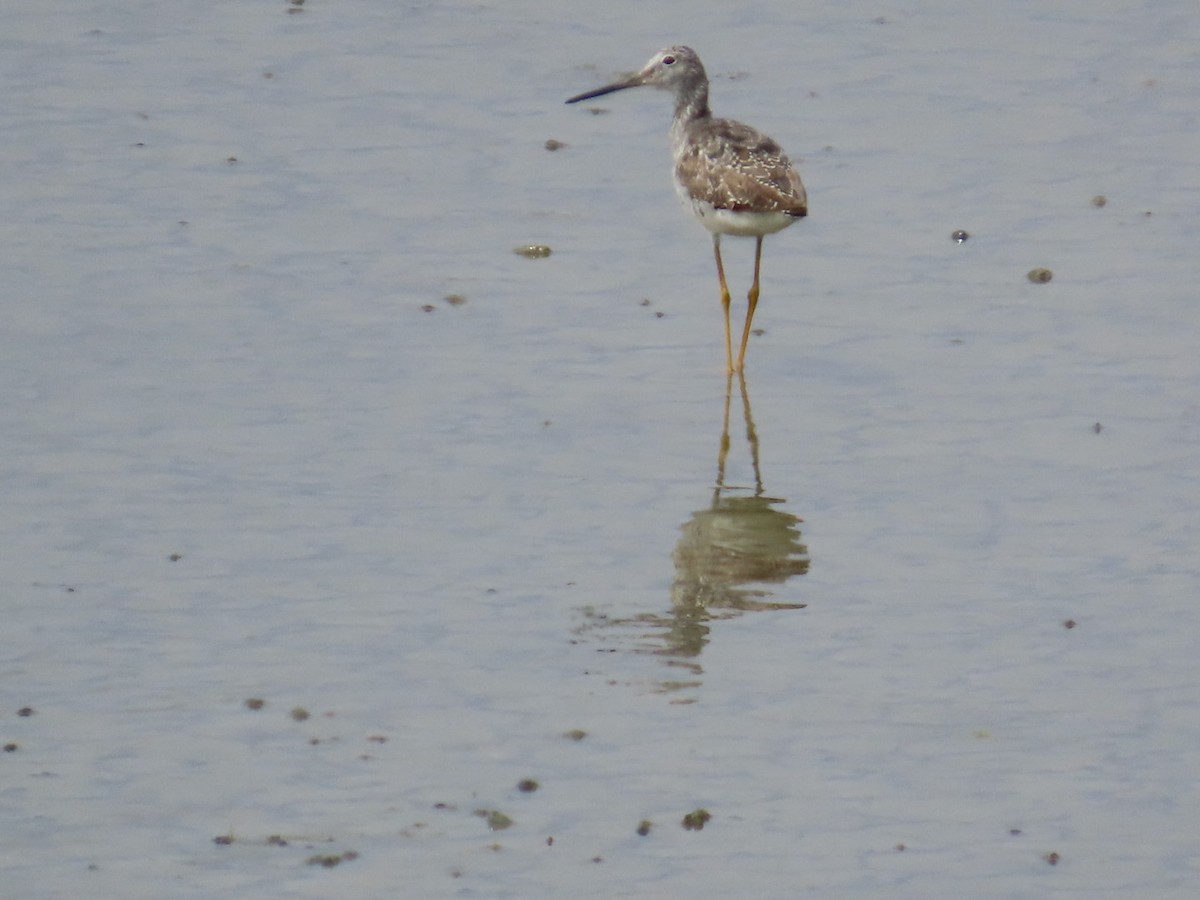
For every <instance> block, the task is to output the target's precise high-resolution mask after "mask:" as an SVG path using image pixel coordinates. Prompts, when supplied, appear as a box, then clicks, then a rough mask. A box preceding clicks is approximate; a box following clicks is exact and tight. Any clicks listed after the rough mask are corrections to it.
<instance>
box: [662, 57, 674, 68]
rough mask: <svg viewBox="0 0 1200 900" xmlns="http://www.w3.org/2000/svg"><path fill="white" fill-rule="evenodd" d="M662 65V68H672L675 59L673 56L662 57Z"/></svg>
mask: <svg viewBox="0 0 1200 900" xmlns="http://www.w3.org/2000/svg"><path fill="white" fill-rule="evenodd" d="M663 65H664V66H673V65H675V57H673V56H664V57H663Z"/></svg>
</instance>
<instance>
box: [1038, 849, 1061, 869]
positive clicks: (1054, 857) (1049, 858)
mask: <svg viewBox="0 0 1200 900" xmlns="http://www.w3.org/2000/svg"><path fill="white" fill-rule="evenodd" d="M1042 859H1044V860H1045V861H1046V862H1048V863H1050V865H1052V866H1057V865H1058V861H1059V860H1060V859H1062V857H1061V856H1059V855H1058V854H1057V853H1055V852H1054V851H1053V850H1051V851H1050V852H1049V853H1047V854H1046V855H1045V856H1043V857H1042Z"/></svg>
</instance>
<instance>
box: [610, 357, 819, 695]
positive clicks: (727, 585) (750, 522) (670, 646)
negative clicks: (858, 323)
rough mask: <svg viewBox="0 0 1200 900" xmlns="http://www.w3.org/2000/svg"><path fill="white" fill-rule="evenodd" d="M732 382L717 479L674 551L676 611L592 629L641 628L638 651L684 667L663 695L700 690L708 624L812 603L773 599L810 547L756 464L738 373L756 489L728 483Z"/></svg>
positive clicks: (801, 567)
mask: <svg viewBox="0 0 1200 900" xmlns="http://www.w3.org/2000/svg"><path fill="white" fill-rule="evenodd" d="M733 378H734V376H733V375H732V374H731V375H730V376H729V379H728V380H727V381H726V385H725V411H724V417H723V421H722V427H721V443H720V449H719V451H718V454H717V479H716V484H715V486H714V487H713V492H712V498H711V500H710V502H709V504H708V506H706V507H704V508H703V509H699V510H697V511H696V512H694V513H692V515H691V518H689V519H688V520H687V521H686V522H684V523H683V525H682V526H680V530H681V531H682V535H681V537H680V538H679V541H678V543H677V544H676V545H675V549H674V551H673V553H672V554H671V556H672V560H673V561H674V564H675V579H674V581H673V583H672V585H671V610H670V612H665V613H644V614H642V615H640V616H637V617H635V618H634V619H632V620H629V619H626V620H613V619H608V618H606V617H601V619H602V620H601V621H596V622H593V623H592V627H612V626H632V625H636V626H637V627H638V628H639V630H640V632H641V633H640V634H639V636H638V641H637V647H636V652H641V653H652V654H654V655H657V656H662V657H664V658H665V659H666V661H667V664H668V665H670V666H672V667H673V668H675V669H676V670H679V672H680V674H681V675H682V676H683V677H682V678H680V679H676V680H670V681H661V682H660V683H659V684H660V687H661V688H662V689H663V690H668V691H670V690H679V689H681V688H688V687H696V686H698V685H699V676H700V675H701V674H702V672H703V670H702V668H701V666H700V663H699V659H698V658H699V656H700V653H701V651H702V650H703V649H704V646H705V644H707V643H708V640H709V632H710V626H709V623H710V622H712V621H714V620H719V619H728V618H733V617H735V616H738V615H741V614H742V613H744V612H750V611H755V610H783V609H803V608H804V607H805V606H806V605H807V604H804V603H786V602H779V601H775V600H772V599H771V598H772V596H773V594H772V591H771V586H772V585H781V584H783V583H784V582H785V581H787V580H788V579H789V578H792V577H793V576H796V575H803V574H805V573H806V572H807V571H808V565H809V557H808V547H807V546H806V545H805V544H804V542H803V539H802V535H801V532H800V523H801V521H802V520H801V519H800V518H799V517H798V516H795V515H792V514H791V513H789V512H787V511H786V510H785V509H783V508H782V507H783V504H784V503H785V502H786V501H785V500H783V499H782V498H779V497H770V496H768V495H767V493H766V489H765V488H764V487H763V479H762V469H761V467H760V466H759V455H758V432H757V430H756V429H755V427H754V417H753V415H752V413H751V410H750V395H749V391H748V390H747V388H746V380H745V377H744V376H743V375H742V374H741V373H737V379H738V387H739V393H740V395H741V400H742V411H743V414H744V418H745V425H746V443H747V445H748V447H749V451H750V463H751V466H752V470H753V473H754V486H753V488H750V487H746V486H736V485H731V484H727V483H726V480H725V472H726V464H727V462H728V460H729V454H730V448H731V441H730V438H729V413H730V406H731V405H732V396H733Z"/></svg>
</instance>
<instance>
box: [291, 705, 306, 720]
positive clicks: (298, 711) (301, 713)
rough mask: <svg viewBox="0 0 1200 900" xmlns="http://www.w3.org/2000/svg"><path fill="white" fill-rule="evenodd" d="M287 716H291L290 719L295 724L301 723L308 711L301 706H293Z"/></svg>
mask: <svg viewBox="0 0 1200 900" xmlns="http://www.w3.org/2000/svg"><path fill="white" fill-rule="evenodd" d="M289 715H291V717H292V718H293V719H295V720H296V721H297V722H303V721H304V720H305V719H307V718H308V710H307V709H305V708H304V707H303V706H295V707H293V708H292V711H291V713H290V714H289Z"/></svg>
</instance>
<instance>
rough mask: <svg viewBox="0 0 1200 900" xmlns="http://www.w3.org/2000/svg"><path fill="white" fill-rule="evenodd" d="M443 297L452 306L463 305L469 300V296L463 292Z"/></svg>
mask: <svg viewBox="0 0 1200 900" xmlns="http://www.w3.org/2000/svg"><path fill="white" fill-rule="evenodd" d="M442 299H444V300H445V301H446V302H447V303H449V304H450V305H451V306H462V305H463V304H464V303H466V302H467V298H466V297H464V296H463V295H462V294H447V295H446V296H445V297H443V298H442Z"/></svg>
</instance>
